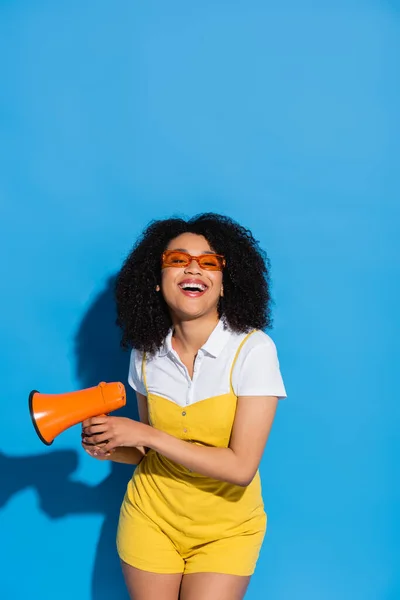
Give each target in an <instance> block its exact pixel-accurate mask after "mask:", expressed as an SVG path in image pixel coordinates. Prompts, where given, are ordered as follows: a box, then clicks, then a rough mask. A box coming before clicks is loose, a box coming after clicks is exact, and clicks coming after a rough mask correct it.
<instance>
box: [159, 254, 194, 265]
mask: <svg viewBox="0 0 400 600" xmlns="http://www.w3.org/2000/svg"><path fill="white" fill-rule="evenodd" d="M163 262H164V265H165V266H168V267H180V266H184V265H187V263H188V257H187V255H186V254H184V253H183V252H166V253H165V254H164V261H163Z"/></svg>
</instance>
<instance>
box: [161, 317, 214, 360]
mask: <svg viewBox="0 0 400 600" xmlns="http://www.w3.org/2000/svg"><path fill="white" fill-rule="evenodd" d="M218 321H219V317H218V314H212V315H204V317H200V318H199V319H193V320H191V321H177V322H176V323H174V333H173V336H172V343H173V346H174V348H175V350H176V351H179V350H180V351H181V352H183V353H184V354H194V355H196V354H197V352H198V351H199V350H200V348H201V347H202V346H203V345H204V344H205V343H206V341H207V340H208V338H209V337H210V335H211V333H212V332H213V331H214V329H215V327H216V326H217V324H218Z"/></svg>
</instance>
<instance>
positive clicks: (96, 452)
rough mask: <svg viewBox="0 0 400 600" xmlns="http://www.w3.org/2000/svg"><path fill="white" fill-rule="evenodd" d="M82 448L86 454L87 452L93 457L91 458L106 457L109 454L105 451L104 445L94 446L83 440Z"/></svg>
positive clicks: (109, 453)
mask: <svg viewBox="0 0 400 600" xmlns="http://www.w3.org/2000/svg"><path fill="white" fill-rule="evenodd" d="M82 448H83V449H84V450H85V452H86V453H87V454H89V456H91V457H93V458H98V459H101V458H106V457H108V456H110V455H111V452H109V451H106V450H105V447H104V445H103V446H94V445H92V444H91V445H88V444H85V443H84V442H82Z"/></svg>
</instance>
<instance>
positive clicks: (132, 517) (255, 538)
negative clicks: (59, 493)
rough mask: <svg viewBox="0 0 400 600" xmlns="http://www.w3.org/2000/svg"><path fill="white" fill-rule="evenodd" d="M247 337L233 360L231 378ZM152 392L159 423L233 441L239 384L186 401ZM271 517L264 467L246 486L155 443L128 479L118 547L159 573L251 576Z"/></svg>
mask: <svg viewBox="0 0 400 600" xmlns="http://www.w3.org/2000/svg"><path fill="white" fill-rule="evenodd" d="M249 335H251V334H249ZM246 339H247V337H246V338H245V339H244V340H243V341H242V343H241V344H240V346H239V348H238V350H237V352H236V355H235V358H234V360H233V364H232V366H231V382H232V370H233V367H234V365H235V362H236V359H237V357H238V355H239V352H240V350H241V348H242V346H243V344H244V342H245V341H246ZM145 361H146V359H145V357H144V358H143V366H142V369H143V382H144V385H145V388H146V391H147V390H148V388H147V382H146V373H145V371H146V369H145ZM147 399H148V409H149V422H150V424H151V425H152V426H153V427H155V428H157V429H160V430H162V431H165V432H166V433H169V434H170V435H172V436H174V437H177V438H180V439H182V440H185V441H187V442H191V443H194V444H200V445H204V446H214V447H222V448H227V447H228V445H229V441H230V436H231V431H232V426H233V422H234V418H235V411H236V403H237V397H236V396H235V394H234V391H233V389H232V383H231V384H230V392H229V393H227V394H223V395H220V396H214V397H211V398H206V399H205V400H201V401H199V402H196V403H194V404H192V405H189V406H187V407H185V408H182V407H181V406H178V405H177V404H175V403H174V402H171V401H170V400H167V399H166V398H163V397H162V396H158V395H155V394H151V393H148V394H147ZM249 435H251V433H250V432H249ZM266 521H267V518H266V514H265V511H264V504H263V500H262V495H261V483H260V476H259V473H258V472H257V474H256V476H255V478H254V479H253V481H252V482H251V483H250V485H249V486H247V487H240V486H237V485H233V484H231V483H226V482H222V481H217V480H215V479H212V478H210V477H205V476H203V475H199V474H197V473H194V472H191V471H189V469H187V468H186V467H183V466H182V465H180V464H178V463H175V462H173V461H171V460H169V459H167V458H165V457H163V456H162V455H160V454H158V453H157V452H155V451H153V450H149V452H148V454H147V455H146V457H145V458H144V459H143V460H142V462H141V463H140V464H139V466H138V467H137V468H136V470H135V472H134V474H133V477H132V479H131V480H130V482H129V483H128V487H127V491H126V494H125V497H124V500H123V503H122V507H121V512H120V519H119V525H118V533H117V548H118V553H119V556H120V558H121V559H122V560H123V561H124V562H126V563H128V564H129V565H132V566H133V567H136V568H138V569H142V570H145V571H151V572H153V573H200V572H213V573H226V574H232V575H251V574H252V573H253V572H254V569H255V565H256V562H257V559H258V555H259V551H260V548H261V544H262V542H263V538H264V535H265V530H266Z"/></svg>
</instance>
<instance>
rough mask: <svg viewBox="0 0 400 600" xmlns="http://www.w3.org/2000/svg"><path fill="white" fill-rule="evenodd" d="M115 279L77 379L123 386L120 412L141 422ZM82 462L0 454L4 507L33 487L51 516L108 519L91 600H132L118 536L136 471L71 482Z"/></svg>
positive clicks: (84, 337)
mask: <svg viewBox="0 0 400 600" xmlns="http://www.w3.org/2000/svg"><path fill="white" fill-rule="evenodd" d="M114 281H115V278H114V277H112V278H110V280H109V281H108V283H107V286H106V289H105V290H104V291H103V292H102V293H101V294H100V295H99V296H98V297H97V299H96V300H95V301H94V303H93V304H92V306H91V307H90V308H89V310H88V312H87V313H86V314H85V316H84V318H83V320H82V322H81V325H80V327H79V330H78V332H77V335H76V339H75V352H76V361H77V376H78V379H79V383H80V387H81V388H82V389H83V388H86V387H90V386H93V385H97V384H98V383H99V382H100V381H121V382H122V383H124V385H125V387H126V391H127V403H126V406H125V407H124V408H123V409H122V410H120V411H118V413H117V414H118V415H121V416H130V417H132V418H138V415H137V413H135V410H136V400H135V398H134V394H133V392H132V390H130V389H129V387H128V385H127V382H126V380H127V371H128V361H129V355H128V354H127V353H126V352H124V351H123V350H122V349H121V348H120V345H119V330H118V328H117V327H116V325H115V316H116V315H115V305H114V291H113V290H114ZM133 407H135V408H133ZM82 452H83V450H82ZM78 461H79V454H78V453H77V452H75V451H74V450H60V451H55V452H47V453H44V454H40V455H36V456H35V455H33V456H27V457H16V458H12V457H7V456H5V455H3V454H1V453H0V473H1V474H2V482H3V483H4V482H5V485H3V484H2V486H1V490H0V509H1V507H2V506H4V505H5V503H6V502H8V500H9V499H10V497H11V496H12V495H14V494H15V493H17V492H19V491H20V490H21V489H22V488H25V487H29V486H32V487H34V488H35V489H36V490H37V493H38V496H39V499H40V507H41V509H42V510H43V512H44V513H45V514H46V515H47V516H48V517H50V518H54V519H57V518H62V517H65V516H69V515H72V514H85V513H88V514H93V513H98V514H101V515H104V521H103V525H102V528H101V532H100V537H99V540H98V545H97V551H96V559H95V564H94V570H93V575H92V600H109V599H110V598H113V600H128V594H127V592H126V590H125V585H124V582H123V578H122V573H121V568H120V564H119V559H118V556H117V552H116V547H115V535H116V528H117V522H118V516H119V508H120V505H121V502H122V498H123V495H124V493H125V489H126V485H127V482H128V480H129V479H130V477H131V475H132V469H133V467H132V466H130V465H123V464H117V463H111V471H110V474H109V476H108V477H107V478H106V479H105V480H103V481H102V482H101V483H100V484H98V485H96V486H90V485H87V484H85V483H81V482H77V481H71V480H70V479H69V477H70V475H72V474H73V473H74V471H75V470H76V468H77V466H78ZM21 482H23V483H21ZM55 490H56V491H57V492H56V493H55ZM93 543H94V541H93Z"/></svg>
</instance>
